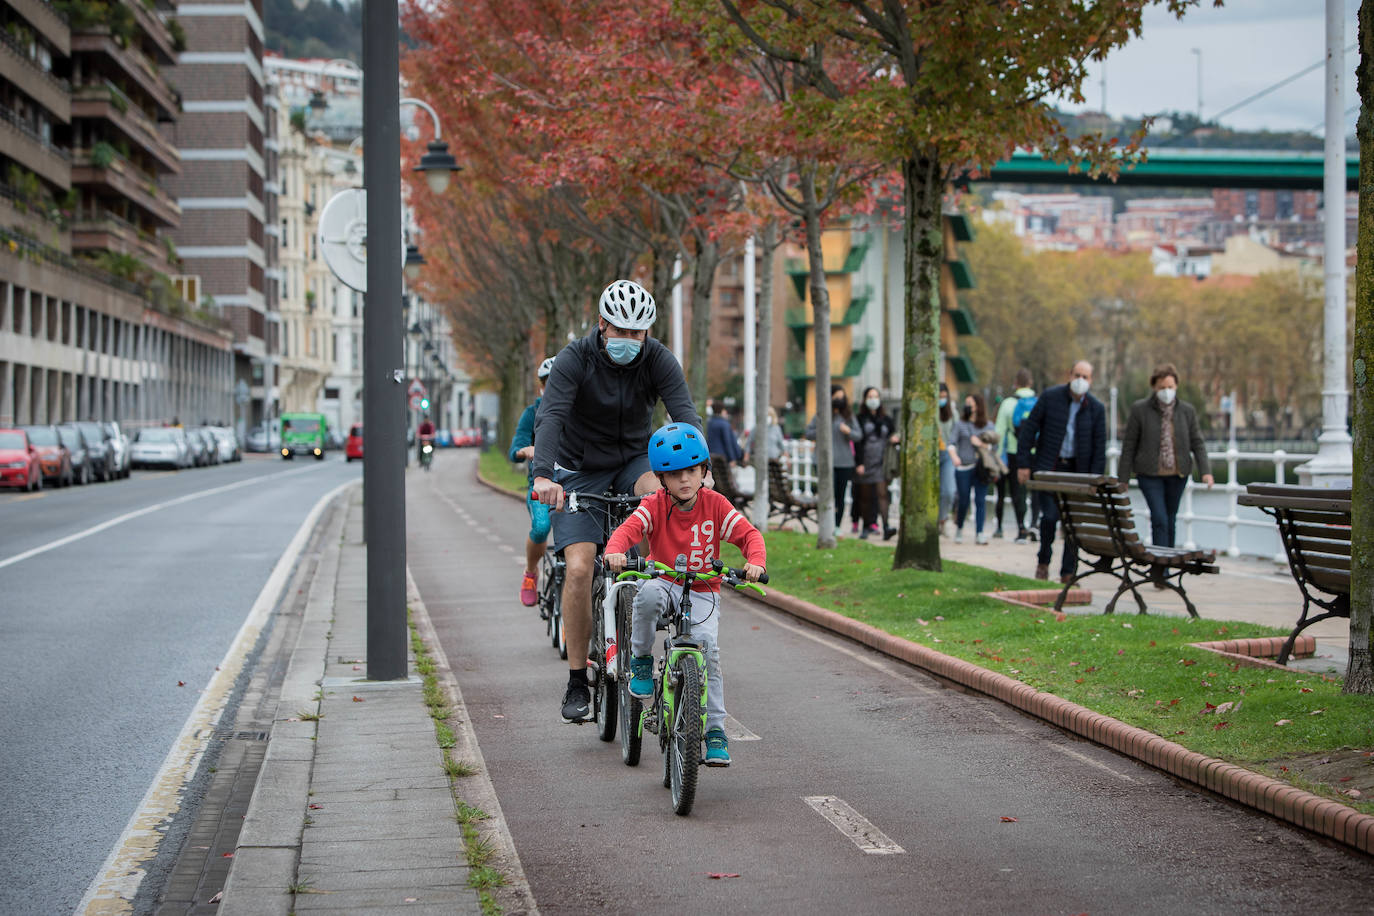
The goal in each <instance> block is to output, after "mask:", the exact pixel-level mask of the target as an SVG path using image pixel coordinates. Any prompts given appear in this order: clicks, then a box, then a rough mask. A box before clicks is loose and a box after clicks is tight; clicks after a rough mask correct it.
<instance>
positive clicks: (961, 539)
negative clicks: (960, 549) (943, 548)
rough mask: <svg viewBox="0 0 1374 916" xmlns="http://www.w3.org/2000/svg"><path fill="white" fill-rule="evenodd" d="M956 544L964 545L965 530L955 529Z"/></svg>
mask: <svg viewBox="0 0 1374 916" xmlns="http://www.w3.org/2000/svg"><path fill="white" fill-rule="evenodd" d="M954 543H956V544H962V543H964V529H963V528H955V529H954Z"/></svg>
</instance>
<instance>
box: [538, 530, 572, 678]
mask: <svg viewBox="0 0 1374 916" xmlns="http://www.w3.org/2000/svg"><path fill="white" fill-rule="evenodd" d="M567 572H568V564H567V563H565V562H564V561H563V555H562V554H560V553H555V552H554V549H553V547H552V546H550V547H549V548H548V549H547V550H545V551H544V556H542V557H540V559H539V591H538V596H539V597H538V601H537V602H536V606H537V607H538V608H539V617H540V619H541V620H543V621H544V633H545V635H547V636H548V637H549V639H550V641H551V642H552V643H553V647H554V648H555V649H557V650H558V656H559V658H567V657H568V637H567V634H566V633H564V631H563V579H564V578H565V577H566V576H567Z"/></svg>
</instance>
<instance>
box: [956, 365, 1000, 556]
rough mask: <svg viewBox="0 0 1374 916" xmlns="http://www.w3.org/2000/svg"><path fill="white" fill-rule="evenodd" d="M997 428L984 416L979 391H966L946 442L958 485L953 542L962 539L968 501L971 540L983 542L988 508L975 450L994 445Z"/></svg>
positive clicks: (985, 411)
mask: <svg viewBox="0 0 1374 916" xmlns="http://www.w3.org/2000/svg"><path fill="white" fill-rule="evenodd" d="M996 442H997V430H996V429H995V428H994V427H993V425H992V422H991V421H990V420H989V419H988V408H987V402H986V401H984V400H983V396H982V395H981V394H977V393H976V392H975V393H974V394H970V395H967V396H966V397H965V398H964V409H963V412H962V414H961V416H960V419H959V420H958V421H957V422H955V424H954V441H953V442H951V443H950V444H949V455H950V458H951V459H953V461H954V480H955V486H956V487H957V489H958V502H957V504H956V505H955V509H954V543H956V544H962V543H963V541H964V520H965V519H966V518H968V510H969V501H970V497H972V500H973V502H974V503H975V504H976V505H975V506H974V543H976V544H986V543H987V542H988V537H987V535H986V534H984V533H983V525H984V523H985V522H986V520H987V512H988V483H989V477H988V476H986V475H984V474H982V473H979V465H980V463H981V456H980V454H979V451H980V450H981V449H983V448H987V447H989V446H992V445H995V444H996Z"/></svg>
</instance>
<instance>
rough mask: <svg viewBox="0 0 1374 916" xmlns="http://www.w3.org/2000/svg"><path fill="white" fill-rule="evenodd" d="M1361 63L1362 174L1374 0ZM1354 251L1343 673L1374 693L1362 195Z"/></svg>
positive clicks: (1370, 292) (1373, 489) (1372, 121)
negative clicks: (1345, 661)
mask: <svg viewBox="0 0 1374 916" xmlns="http://www.w3.org/2000/svg"><path fill="white" fill-rule="evenodd" d="M1359 24H1360V25H1359V28H1360V32H1359V43H1360V62H1359V66H1358V68H1357V69H1356V72H1355V81H1356V88H1357V91H1358V92H1359V96H1360V119H1359V122H1358V123H1357V125H1356V127H1355V133H1356V136H1357V137H1358V138H1359V141H1360V174H1361V175H1368V174H1370V171H1369V170H1370V169H1374V107H1371V106H1374V0H1364V2H1363V3H1361V4H1360V13H1359ZM1355 244H1356V250H1357V251H1360V252H1363V253H1364V254H1365V256H1364V257H1361V258H1358V259H1357V260H1356V263H1355V340H1354V346H1353V347H1352V349H1351V354H1350V356H1351V365H1352V366H1353V368H1354V372H1353V385H1352V388H1351V393H1352V395H1353V400H1354V423H1353V427H1354V439H1355V442H1354V445H1353V446H1352V453H1353V455H1352V457H1353V458H1354V462H1355V464H1354V476H1353V479H1352V481H1351V484H1352V488H1353V492H1352V493H1351V500H1350V521H1351V530H1350V663H1349V665H1348V666H1347V668H1346V671H1345V686H1344V687H1343V688H1342V690H1343V691H1344V692H1345V693H1365V694H1369V693H1374V644H1371V630H1372V629H1374V628H1371V625H1370V624H1371V620H1372V619H1374V565H1371V564H1374V460H1371V454H1370V450H1371V449H1374V401H1371V400H1370V394H1371V392H1370V387H1371V386H1370V381H1371V380H1370V377H1369V376H1370V372H1371V371H1372V370H1374V365H1371V362H1372V361H1374V265H1371V263H1370V258H1369V256H1368V254H1369V252H1370V251H1374V199H1371V198H1370V195H1369V194H1367V193H1366V194H1361V195H1360V214H1359V234H1358V235H1357V237H1356V243H1355Z"/></svg>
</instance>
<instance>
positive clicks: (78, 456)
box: [57, 424, 92, 486]
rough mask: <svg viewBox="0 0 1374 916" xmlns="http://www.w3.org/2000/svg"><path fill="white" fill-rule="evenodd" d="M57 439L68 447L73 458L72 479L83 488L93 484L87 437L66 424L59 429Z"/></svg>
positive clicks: (68, 451)
mask: <svg viewBox="0 0 1374 916" xmlns="http://www.w3.org/2000/svg"><path fill="white" fill-rule="evenodd" d="M57 437H58V439H60V440H61V441H62V444H63V445H65V446H66V447H67V453H68V454H69V455H71V458H72V479H73V480H74V481H75V482H76V483H79V484H82V485H83V486H84V485H85V484H88V483H90V482H91V476H92V471H91V453H90V450H89V449H87V448H86V437H85V436H84V435H82V433H81V430H79V429H77V428H76V427H75V426H71V425H67V424H64V425H62V426H59V427H57Z"/></svg>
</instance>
